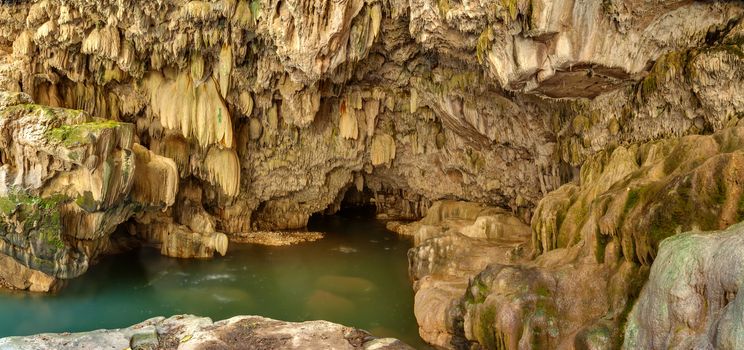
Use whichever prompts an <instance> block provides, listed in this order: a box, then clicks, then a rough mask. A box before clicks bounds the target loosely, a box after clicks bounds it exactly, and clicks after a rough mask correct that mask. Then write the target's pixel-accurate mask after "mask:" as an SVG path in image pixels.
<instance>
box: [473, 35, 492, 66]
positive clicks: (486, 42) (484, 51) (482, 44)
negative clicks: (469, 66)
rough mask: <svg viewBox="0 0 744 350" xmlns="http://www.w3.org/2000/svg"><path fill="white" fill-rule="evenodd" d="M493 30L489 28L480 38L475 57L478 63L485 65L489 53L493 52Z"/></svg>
mask: <svg viewBox="0 0 744 350" xmlns="http://www.w3.org/2000/svg"><path fill="white" fill-rule="evenodd" d="M491 40H493V29H491V27H488V28H487V29H486V30H484V31H483V33H481V35H480V36H479V37H478V43H477V44H476V46H475V55H476V57H477V58H478V63H483V62H484V61H485V60H486V58H487V57H488V52H489V51H491V46H492V45H493V43H492V42H491Z"/></svg>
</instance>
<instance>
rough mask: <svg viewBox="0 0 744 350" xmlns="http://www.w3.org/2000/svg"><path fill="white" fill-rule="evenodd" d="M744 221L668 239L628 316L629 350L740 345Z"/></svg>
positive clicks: (625, 345) (743, 341)
mask: <svg viewBox="0 0 744 350" xmlns="http://www.w3.org/2000/svg"><path fill="white" fill-rule="evenodd" d="M743 246H744V225H743V224H737V225H734V226H731V227H729V228H727V229H726V230H722V231H716V232H705V233H700V232H687V233H683V234H679V235H675V236H674V237H671V238H669V239H667V240H665V241H663V242H662V243H661V245H660V247H659V254H658V255H657V256H656V260H655V261H654V264H653V266H652V267H651V273H650V274H649V280H648V283H647V284H646V286H645V287H644V288H643V291H642V292H641V295H640V297H639V298H638V302H637V303H636V304H635V306H634V307H633V311H631V313H630V315H629V316H628V325H627V326H626V330H625V343H624V344H623V347H624V348H626V349H640V348H643V349H680V348H699V349H738V348H741V347H742V346H744V338H742V334H743V333H742V329H743V327H744V321H742V307H744V304H743V303H744V300H743V299H742V298H743V294H742V293H740V290H741V287H742V281H743V278H742V277H743V275H742V268H744V255H743V253H744V250H743V249H742V247H743Z"/></svg>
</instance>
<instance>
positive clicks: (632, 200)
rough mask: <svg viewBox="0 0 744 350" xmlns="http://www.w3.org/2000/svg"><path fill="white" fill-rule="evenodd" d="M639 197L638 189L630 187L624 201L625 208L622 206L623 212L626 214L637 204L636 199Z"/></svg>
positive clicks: (638, 199)
mask: <svg viewBox="0 0 744 350" xmlns="http://www.w3.org/2000/svg"><path fill="white" fill-rule="evenodd" d="M640 199H641V194H640V191H639V190H637V189H632V190H630V192H628V199H627V200H626V201H625V208H623V213H624V214H627V213H628V212H629V211H630V210H631V209H633V207H635V206H636V204H638V201H640Z"/></svg>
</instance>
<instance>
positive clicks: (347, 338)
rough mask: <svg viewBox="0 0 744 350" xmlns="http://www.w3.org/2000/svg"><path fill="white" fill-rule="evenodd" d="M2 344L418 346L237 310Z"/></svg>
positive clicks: (142, 348) (134, 348) (270, 349)
mask: <svg viewBox="0 0 744 350" xmlns="http://www.w3.org/2000/svg"><path fill="white" fill-rule="evenodd" d="M0 349H3V350H11V349H12V350H25V349H28V350H81V349H111V350H114V349H116V350H121V349H131V350H155V349H162V350H166V349H167V350H170V349H173V350H175V349H179V350H206V349H256V350H274V349H276V350H279V349H298V350H299V349H337V350H345V349H349V350H354V349H359V350H362V349H363V350H413V348H412V347H410V346H408V345H406V344H405V343H403V342H401V341H399V340H397V339H392V338H375V337H374V336H372V335H370V334H369V333H367V332H365V331H363V330H359V329H354V328H350V327H345V326H342V325H339V324H335V323H331V322H326V321H309V322H300V323H293V322H283V321H277V320H272V319H268V318H264V317H259V316H236V317H233V318H230V319H227V320H223V321H217V322H212V320H211V319H209V318H206V317H198V316H191V315H180V316H173V317H170V318H165V317H156V318H152V319H149V320H147V321H144V322H142V323H139V324H136V325H133V326H131V327H128V328H124V329H115V330H97V331H92V332H85V333H63V334H40V335H35V336H28V337H8V338H3V339H0Z"/></svg>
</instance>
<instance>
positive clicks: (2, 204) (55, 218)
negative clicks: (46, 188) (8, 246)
mask: <svg viewBox="0 0 744 350" xmlns="http://www.w3.org/2000/svg"><path fill="white" fill-rule="evenodd" d="M67 201H69V198H67V197H66V196H64V195H59V194H58V195H53V196H49V197H38V196H33V195H30V194H28V193H27V192H25V191H24V190H21V189H12V190H11V191H10V193H9V195H8V196H7V197H2V198H0V208H2V218H0V222H2V224H3V225H4V226H6V227H13V226H21V225H22V226H21V227H19V228H21V229H22V232H23V234H25V235H26V236H27V237H28V239H29V240H30V241H32V242H36V243H37V244H38V247H39V248H38V251H37V254H41V255H46V256H49V255H54V254H55V253H56V252H57V251H59V250H60V249H63V248H64V246H65V244H64V241H63V239H62V225H61V220H60V206H61V205H62V204H63V203H65V202H67ZM17 230H18V228H16V229H15V231H17Z"/></svg>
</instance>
